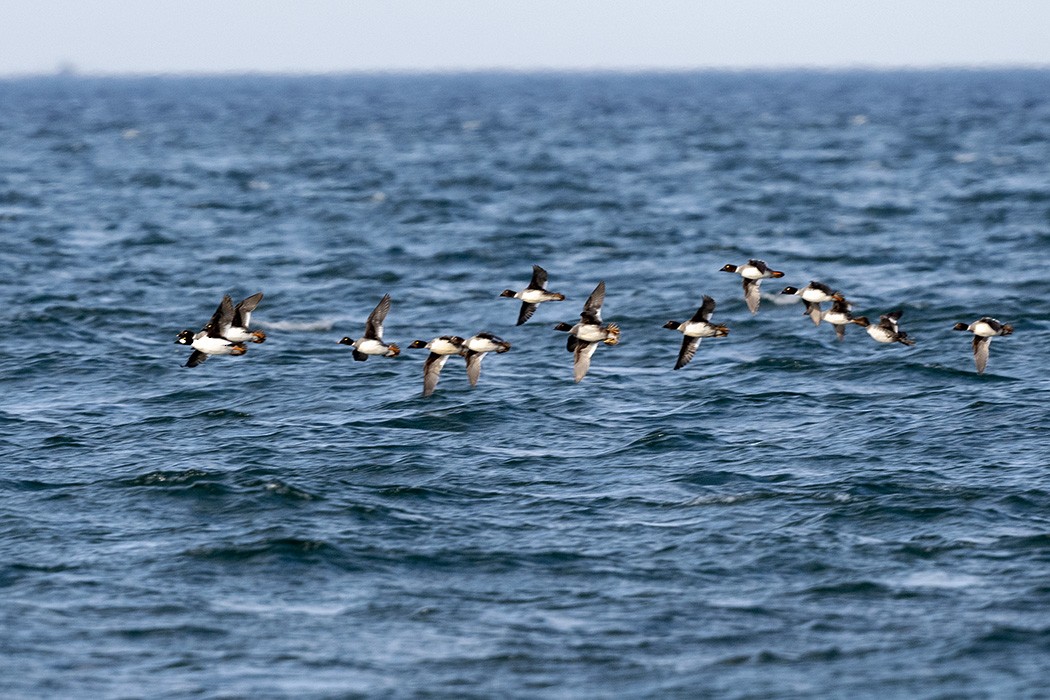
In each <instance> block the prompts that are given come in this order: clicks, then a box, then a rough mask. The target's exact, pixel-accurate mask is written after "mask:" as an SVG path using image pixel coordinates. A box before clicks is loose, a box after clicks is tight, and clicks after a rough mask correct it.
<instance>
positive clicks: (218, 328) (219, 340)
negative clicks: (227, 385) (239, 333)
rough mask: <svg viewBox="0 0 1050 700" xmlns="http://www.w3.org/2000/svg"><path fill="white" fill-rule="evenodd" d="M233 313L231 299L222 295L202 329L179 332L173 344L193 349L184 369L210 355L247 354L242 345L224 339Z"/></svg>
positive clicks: (245, 348) (246, 349)
mask: <svg viewBox="0 0 1050 700" xmlns="http://www.w3.org/2000/svg"><path fill="white" fill-rule="evenodd" d="M233 313H234V311H233V299H231V298H230V296H229V295H228V294H227V295H224V296H223V298H222V301H221V302H219V306H218V308H217V309H215V313H214V314H212V317H211V320H210V321H208V323H207V324H205V326H204V328H202V329H201V330H199V331H197V332H196V333H194V332H193V331H192V330H184V331H180V332H179V334H178V336H176V338H175V342H176V343H178V344H179V345H189V346H190V347H192V348H193V352H191V353H190V356H189V359H188V360H186V364H185V365H184V366H185V367H196V366H197V365H199V364H201V363H202V362H204V361H205V360H207V359H208V357H209V356H211V355H243V354H244V353H246V352H248V348H247V346H246V345H245V344H244V343H242V342H237V341H233V340H230V339H228V338H227V337H226V333H228V332H229V330H230V326H231V324H232V322H233Z"/></svg>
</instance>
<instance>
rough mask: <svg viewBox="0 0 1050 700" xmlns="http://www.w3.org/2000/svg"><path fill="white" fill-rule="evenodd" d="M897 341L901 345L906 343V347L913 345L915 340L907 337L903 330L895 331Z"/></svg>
mask: <svg viewBox="0 0 1050 700" xmlns="http://www.w3.org/2000/svg"><path fill="white" fill-rule="evenodd" d="M897 342H898V343H900V344H901V345H907V346H908V347H911V346H912V345H915V341H914V340H912V339H911V338H909V337H908V334H907V333H905V332H904V331H897Z"/></svg>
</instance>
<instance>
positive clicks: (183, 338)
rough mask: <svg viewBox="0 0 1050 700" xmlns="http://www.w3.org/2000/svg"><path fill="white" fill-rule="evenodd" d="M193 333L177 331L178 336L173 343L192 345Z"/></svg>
mask: <svg viewBox="0 0 1050 700" xmlns="http://www.w3.org/2000/svg"><path fill="white" fill-rule="evenodd" d="M193 336H194V333H193V331H191V330H184V331H179V335H178V336H176V338H175V342H176V343H178V344H179V345H193Z"/></svg>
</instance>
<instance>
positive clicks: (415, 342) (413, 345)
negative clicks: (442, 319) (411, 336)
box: [408, 340, 427, 349]
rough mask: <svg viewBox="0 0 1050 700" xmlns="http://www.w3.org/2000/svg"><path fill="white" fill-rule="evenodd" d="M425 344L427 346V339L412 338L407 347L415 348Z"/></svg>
mask: <svg viewBox="0 0 1050 700" xmlns="http://www.w3.org/2000/svg"><path fill="white" fill-rule="evenodd" d="M426 346H427V341H425V340H413V341H412V343H411V344H410V345H409V346H408V347H410V348H417V349H418V348H425V347H426Z"/></svg>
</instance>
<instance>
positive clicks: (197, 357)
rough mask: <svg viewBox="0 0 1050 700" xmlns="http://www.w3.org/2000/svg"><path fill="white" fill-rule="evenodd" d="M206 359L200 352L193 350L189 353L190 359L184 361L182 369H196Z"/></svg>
mask: <svg viewBox="0 0 1050 700" xmlns="http://www.w3.org/2000/svg"><path fill="white" fill-rule="evenodd" d="M207 359H208V356H207V355H206V354H205V353H203V352H201V351H200V350H194V351H193V352H191V353H190V357H189V359H188V360H186V364H185V365H183V366H184V367H196V366H197V365H199V364H201V363H203V362H204V361H205V360H207Z"/></svg>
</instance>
